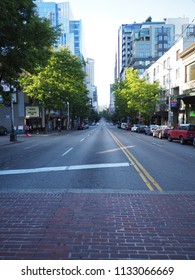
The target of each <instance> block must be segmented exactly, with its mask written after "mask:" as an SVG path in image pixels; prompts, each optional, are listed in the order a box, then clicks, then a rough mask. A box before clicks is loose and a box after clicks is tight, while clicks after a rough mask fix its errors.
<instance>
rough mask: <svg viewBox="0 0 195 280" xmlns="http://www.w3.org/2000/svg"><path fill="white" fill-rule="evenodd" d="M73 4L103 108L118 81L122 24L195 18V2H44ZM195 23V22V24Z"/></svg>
mask: <svg viewBox="0 0 195 280" xmlns="http://www.w3.org/2000/svg"><path fill="white" fill-rule="evenodd" d="M44 2H56V3H62V2H69V3H70V6H71V8H72V12H73V15H74V19H75V20H79V19H81V20H82V23H83V32H84V39H85V46H86V55H87V57H89V58H93V59H94V60H95V85H96V86H97V89H98V99H99V105H100V106H101V105H106V104H107V105H108V104H109V89H110V84H111V83H113V82H114V60H115V52H116V43H117V33H118V29H119V27H120V26H121V25H122V24H128V23H129V24H131V23H133V22H144V21H145V20H146V19H147V18H148V17H149V16H151V17H152V21H163V19H164V18H177V17H187V18H189V19H190V21H191V22H192V21H193V20H194V19H195V0H162V1H161V0H69V1H62V0H55V1H52V0H47V1H46V0H44ZM193 23H194V24H195V21H194V22H193Z"/></svg>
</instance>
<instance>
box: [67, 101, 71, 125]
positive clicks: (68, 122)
mask: <svg viewBox="0 0 195 280" xmlns="http://www.w3.org/2000/svg"><path fill="white" fill-rule="evenodd" d="M67 108H68V112H67V115H68V121H67V129H69V126H70V108H69V102H68V101H67Z"/></svg>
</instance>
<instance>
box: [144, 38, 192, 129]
mask: <svg viewBox="0 0 195 280" xmlns="http://www.w3.org/2000/svg"><path fill="white" fill-rule="evenodd" d="M194 38H195V37H188V38H185V39H184V38H182V39H180V40H178V41H177V43H176V44H175V45H174V46H173V47H172V48H171V49H169V50H168V51H167V52H166V53H165V54H164V55H163V56H162V57H160V58H159V59H158V60H157V61H156V62H155V63H153V64H152V65H151V66H150V67H149V68H148V69H147V70H146V71H145V72H144V74H143V77H145V78H146V79H147V80H148V82H149V83H155V82H159V84H160V86H161V88H162V92H161V93H160V95H159V100H158V102H157V104H156V112H155V114H156V123H157V124H165V123H166V124H169V125H173V126H174V125H176V124H177V123H186V122H189V121H190V118H191V119H193V114H194V113H195V56H194V53H193V52H194V49H195V39H194ZM169 120H170V123H168V121H169ZM193 121H195V118H194V119H193Z"/></svg>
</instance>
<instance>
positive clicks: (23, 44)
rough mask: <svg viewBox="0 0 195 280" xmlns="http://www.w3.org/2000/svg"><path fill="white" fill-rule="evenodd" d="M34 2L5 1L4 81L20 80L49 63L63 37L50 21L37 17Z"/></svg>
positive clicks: (0, 44) (0, 23)
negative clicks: (26, 72)
mask: <svg viewBox="0 0 195 280" xmlns="http://www.w3.org/2000/svg"><path fill="white" fill-rule="evenodd" d="M35 7H36V6H35V4H34V2H33V0H20V1H18V0H12V1H9V0H1V17H0V68H1V69H0V72H1V80H4V81H6V82H9V81H14V80H17V78H18V75H19V73H21V72H22V71H23V70H27V71H29V72H31V73H33V72H34V70H35V69H36V68H37V66H40V65H41V66H42V65H44V64H45V63H46V61H47V59H48V58H49V57H50V53H51V46H52V45H53V44H54V43H55V41H56V38H57V36H58V34H59V30H58V31H56V30H54V28H51V27H50V21H48V20H46V19H41V18H39V17H38V15H37V14H36V9H35Z"/></svg>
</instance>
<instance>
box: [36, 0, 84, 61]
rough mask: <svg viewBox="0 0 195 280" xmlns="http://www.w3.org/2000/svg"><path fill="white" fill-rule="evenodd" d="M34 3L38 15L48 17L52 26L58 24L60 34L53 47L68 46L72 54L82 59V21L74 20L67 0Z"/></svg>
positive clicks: (37, 1) (37, 0)
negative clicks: (63, 0) (64, 0)
mask: <svg viewBox="0 0 195 280" xmlns="http://www.w3.org/2000/svg"><path fill="white" fill-rule="evenodd" d="M35 4H36V6H37V12H38V14H39V16H40V17H42V18H47V19H49V20H50V22H51V26H52V27H57V26H60V29H61V34H60V37H59V38H58V39H57V42H56V45H55V47H56V48H59V47H61V46H68V47H69V49H70V51H71V52H72V54H75V55H78V56H79V57H81V59H82V56H83V49H82V47H83V42H82V21H81V20H74V17H73V13H72V10H71V7H70V4H69V2H62V3H55V2H46V1H44V2H43V0H36V1H35Z"/></svg>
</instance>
